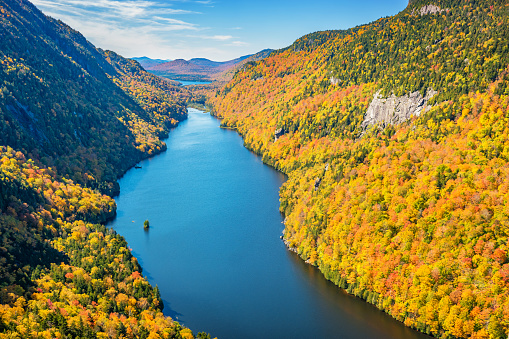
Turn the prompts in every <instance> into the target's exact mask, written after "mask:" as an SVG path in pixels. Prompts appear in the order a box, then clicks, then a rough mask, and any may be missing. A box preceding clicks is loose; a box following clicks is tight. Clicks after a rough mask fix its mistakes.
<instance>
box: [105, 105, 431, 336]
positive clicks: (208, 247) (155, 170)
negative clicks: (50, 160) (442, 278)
mask: <svg viewBox="0 0 509 339" xmlns="http://www.w3.org/2000/svg"><path fill="white" fill-rule="evenodd" d="M166 143H167V145H168V150H167V151H166V152H165V153H163V154H161V155H158V156H156V157H154V158H152V159H148V160H145V161H143V162H141V163H140V165H141V166H142V168H141V169H132V170H130V171H129V172H128V173H126V175H125V176H124V177H123V178H122V179H121V180H120V188H121V193H120V196H119V197H117V199H116V201H117V205H118V210H117V212H118V216H117V218H116V219H115V221H114V222H112V223H111V225H112V226H113V227H114V229H115V230H116V231H117V232H118V233H120V234H121V235H123V236H124V237H125V238H126V240H127V241H128V243H129V246H130V247H131V248H132V250H133V254H134V255H135V256H136V257H137V258H138V260H139V262H140V263H141V265H142V266H143V269H144V271H143V274H144V275H146V276H147V277H148V279H149V281H150V282H151V283H152V284H157V285H158V286H159V288H160V291H161V296H162V299H163V301H164V305H165V308H164V313H165V314H166V315H169V316H171V317H172V318H174V319H177V320H178V321H179V322H180V323H182V324H184V325H185V326H188V327H189V328H191V329H192V330H193V332H194V333H195V334H196V333H197V332H200V331H205V332H208V333H210V334H211V335H212V337H215V336H217V337H218V338H223V339H231V338H346V339H348V338H381V339H383V338H391V339H394V338H396V339H397V338H429V337H427V336H425V335H422V334H419V333H417V332H415V331H413V330H410V329H408V328H406V327H404V326H403V325H402V324H401V323H399V322H397V321H395V320H393V319H392V318H390V317H389V316H387V315H386V314H385V313H383V312H381V311H379V310H377V309H376V308H374V307H373V306H372V305H369V304H367V303H365V302H364V301H362V300H360V299H357V298H355V297H352V296H350V295H348V294H347V293H345V292H344V291H342V290H340V289H339V288H337V287H336V286H334V285H333V284H332V283H330V282H329V281H327V280H326V279H325V278H323V276H322V275H321V273H320V272H319V271H318V270H317V269H315V268H314V267H311V266H309V265H307V264H305V263H304V262H303V261H302V260H300V259H299V258H298V257H297V256H296V255H295V254H294V253H292V252H290V251H288V250H287V249H286V248H285V246H284V244H283V242H282V241H281V240H280V238H279V236H280V235H281V232H282V230H283V225H282V223H281V221H282V216H281V214H280V213H279V211H278V207H279V197H278V190H279V187H280V186H281V184H282V183H283V182H284V180H285V178H284V176H283V175H282V174H280V173H278V172H277V171H275V170H274V169H272V168H270V167H268V166H266V165H264V164H263V163H262V162H261V159H260V158H259V157H257V156H255V155H254V154H252V153H251V152H249V151H248V150H247V149H245V148H244V147H243V142H242V139H241V137H240V136H239V135H238V134H237V133H236V132H234V131H231V130H226V129H221V128H219V121H218V120H217V119H215V118H213V117H211V116H210V115H208V114H205V113H202V112H200V111H197V110H194V109H189V119H188V120H186V121H184V122H182V123H180V125H179V126H178V127H177V128H175V129H174V130H173V131H171V132H170V135H169V138H168V139H167V140H166ZM146 219H148V220H149V221H150V225H151V227H150V229H149V230H148V231H144V229H143V222H144V221H145V220H146Z"/></svg>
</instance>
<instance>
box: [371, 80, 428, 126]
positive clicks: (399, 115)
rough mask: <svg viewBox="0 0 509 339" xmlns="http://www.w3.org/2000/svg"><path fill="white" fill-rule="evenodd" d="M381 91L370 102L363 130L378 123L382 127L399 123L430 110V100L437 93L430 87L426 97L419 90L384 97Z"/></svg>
mask: <svg viewBox="0 0 509 339" xmlns="http://www.w3.org/2000/svg"><path fill="white" fill-rule="evenodd" d="M380 93H381V91H378V92H376V93H375V95H374V96H373V100H372V101H371V103H370V104H369V107H368V110H367V111H366V114H365V116H364V121H363V122H362V125H361V126H362V129H363V130H366V129H367V128H368V127H369V126H372V125H376V124H380V125H381V127H385V126H387V125H397V124H400V123H402V122H405V121H406V120H408V119H410V117H411V116H414V115H415V116H419V115H420V114H421V112H422V111H423V110H424V111H428V110H429V109H430V108H431V107H430V106H428V101H429V99H431V98H432V97H433V96H434V95H435V94H437V92H436V91H434V90H433V89H429V90H428V91H427V93H426V96H425V97H423V96H422V95H421V93H419V92H413V93H410V94H409V95H403V96H400V97H397V96H395V95H394V94H392V95H391V96H390V97H388V98H382V96H381V94H380Z"/></svg>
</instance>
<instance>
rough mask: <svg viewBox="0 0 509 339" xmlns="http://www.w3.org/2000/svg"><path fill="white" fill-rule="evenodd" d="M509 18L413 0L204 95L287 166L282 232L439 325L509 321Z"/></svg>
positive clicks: (441, 332) (468, 6)
mask: <svg viewBox="0 0 509 339" xmlns="http://www.w3.org/2000/svg"><path fill="white" fill-rule="evenodd" d="M508 20H509V3H508V2H507V1H505V0H492V1H488V0H461V1H457V0H454V1H452V0H415V1H411V3H410V4H409V5H408V7H407V8H406V9H405V10H404V11H402V12H401V13H399V14H398V15H396V16H394V17H388V18H382V19H380V20H377V21H376V22H373V23H371V24H368V25H364V26H358V27H355V28H352V29H349V30H346V31H328V32H317V33H313V34H310V35H307V36H304V37H302V38H301V39H299V40H297V41H296V42H295V43H294V44H293V45H291V46H289V47H288V48H286V49H283V50H280V51H277V52H274V53H273V54H271V56H269V57H268V58H266V59H264V60H262V61H259V62H254V63H249V64H246V65H245V66H244V67H243V68H242V69H241V70H240V71H239V72H238V73H237V74H236V75H235V77H234V79H233V80H232V81H231V82H230V83H229V84H228V85H226V86H225V87H224V88H223V89H221V90H219V91H217V92H216V93H211V94H210V97H209V104H210V105H211V106H212V109H213V113H214V114H216V115H217V116H219V117H221V118H223V122H222V124H223V125H224V126H227V127H230V128H235V129H237V131H239V133H240V134H242V136H243V137H244V141H245V144H246V146H247V147H248V148H250V149H252V150H254V151H255V152H257V153H259V154H260V155H262V157H263V160H264V161H265V162H266V163H268V164H270V165H272V166H274V167H275V168H277V169H279V170H281V171H282V172H284V173H286V174H287V175H288V181H287V182H286V183H285V184H284V185H283V187H282V188H281V191H280V197H281V211H282V212H284V214H285V216H286V218H285V230H284V240H285V242H286V244H287V245H288V247H289V248H290V249H292V250H294V251H296V252H297V253H298V254H299V255H300V256H301V257H302V258H303V259H304V260H306V261H307V262H308V263H310V264H312V265H315V266H317V267H318V268H319V269H320V270H321V271H322V272H323V274H324V275H325V276H326V277H327V278H328V279H330V280H331V281H333V282H334V283H336V284H337V285H339V286H341V287H342V288H344V289H346V290H347V291H348V292H349V293H352V294H355V295H357V296H359V297H361V298H364V299H366V300H367V301H368V302H370V303H373V304H374V305H376V306H377V307H379V308H380V309H382V310H384V311H386V312H387V313H389V314H390V315H392V316H393V317H394V318H396V319H398V320H400V321H402V322H404V323H405V324H406V325H407V326H411V327H413V328H416V329H418V330H420V331H423V332H425V333H429V334H432V335H433V336H436V337H441V338H467V337H472V338H507V336H508V334H509V256H508V243H507V242H508V236H509V221H508V220H509V182H508V178H509V164H508V161H509V137H508V135H509V124H508V122H509V110H508V104H509V96H508V95H509V87H508V80H509V75H508V71H509V68H508V66H509V26H508Z"/></svg>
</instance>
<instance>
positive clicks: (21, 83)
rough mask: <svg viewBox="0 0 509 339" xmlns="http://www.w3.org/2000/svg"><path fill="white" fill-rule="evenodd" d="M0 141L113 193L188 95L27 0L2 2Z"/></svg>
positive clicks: (176, 117) (156, 146) (156, 145)
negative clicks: (121, 176) (89, 39)
mask: <svg viewBox="0 0 509 339" xmlns="http://www.w3.org/2000/svg"><path fill="white" fill-rule="evenodd" d="M0 36H1V37H2V39H0V67H1V71H0V114H1V116H0V121H1V122H2V124H0V144H3V145H9V146H11V147H13V148H14V149H16V150H20V151H23V152H24V153H25V154H27V155H28V156H29V157H30V158H33V159H36V160H38V161H41V162H42V163H43V164H44V165H46V166H51V167H56V168H57V170H58V173H59V174H60V175H68V176H69V177H71V178H73V179H74V180H75V181H77V182H79V183H83V184H87V185H89V186H91V187H101V188H103V190H104V191H110V192H112V193H114V191H115V189H114V187H112V185H113V182H114V181H115V180H116V178H117V176H118V175H120V174H122V173H123V172H124V171H125V170H127V169H128V168H129V167H131V166H132V165H134V164H135V163H136V162H138V161H139V160H140V159H142V158H144V157H147V156H149V155H152V154H154V153H156V152H159V151H161V150H163V149H164V148H165V145H164V143H163V142H161V141H160V137H161V136H163V135H164V134H165V133H166V132H167V131H168V128H169V127H171V126H173V125H175V123H176V122H177V121H180V120H182V119H184V118H185V117H186V110H185V104H184V101H185V96H186V94H185V93H184V92H183V90H182V89H179V88H178V87H172V86H170V85H168V84H167V83H166V82H164V81H163V80H161V79H159V78H157V77H156V76H154V75H152V74H150V73H147V72H145V71H144V70H143V68H141V67H140V66H139V64H137V63H136V62H134V61H132V60H127V59H124V58H122V57H120V56H118V55H116V54H115V53H113V52H108V51H102V50H100V49H96V48H95V47H94V46H93V45H92V44H90V43H89V42H88V41H87V40H86V39H85V38H84V37H83V36H82V35H81V34H80V33H79V32H77V31H75V30H73V29H72V28H70V27H68V26H67V25H65V24H64V23H62V22H60V21H57V20H54V19H52V18H49V17H46V16H45V15H44V14H42V13H41V12H40V11H39V10H38V9H37V8H35V6H33V5H32V4H31V3H30V2H28V1H25V0H2V1H0Z"/></svg>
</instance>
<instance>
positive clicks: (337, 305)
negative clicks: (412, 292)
mask: <svg viewBox="0 0 509 339" xmlns="http://www.w3.org/2000/svg"><path fill="white" fill-rule="evenodd" d="M287 252H288V257H289V259H290V261H291V263H292V265H293V267H294V268H295V269H296V270H297V272H298V275H300V276H302V277H304V278H305V280H306V281H307V282H308V283H309V284H310V285H311V287H312V290H314V291H315V292H316V294H318V295H321V296H327V298H326V299H324V300H326V301H327V305H323V306H324V308H325V309H329V310H330V311H331V312H333V310H338V309H340V310H341V312H342V313H343V316H344V319H346V320H348V321H351V322H352V321H353V322H358V323H359V324H364V326H367V327H372V331H373V332H374V333H380V334H381V333H384V337H385V336H387V335H389V337H390V338H415V337H419V338H423V339H426V338H432V337H430V336H428V335H426V334H423V333H420V332H417V331H415V330H413V329H411V328H408V327H406V326H405V325H404V324H403V323H401V322H399V321H395V319H394V318H392V317H391V316H390V315H388V314H387V313H385V312H383V311H381V310H379V309H378V308H376V307H375V306H374V305H372V304H370V303H368V302H366V301H364V300H362V299H360V298H358V297H356V296H354V295H351V294H349V293H347V292H346V291H345V290H343V289H341V288H339V287H338V286H336V285H335V284H334V283H333V282H331V281H329V280H327V279H326V278H325V277H324V276H323V274H322V273H321V272H320V270H319V269H318V268H317V267H315V266H312V265H310V264H307V263H306V262H304V261H303V260H302V259H301V258H300V257H299V255H297V254H296V253H294V252H292V251H289V250H288V251H287ZM322 299H323V298H322ZM366 319H376V321H372V322H367V321H366ZM353 328H354V327H352V326H345V327H344V328H343V332H342V335H343V336H344V337H345V338H356V337H358V334H357V333H356V331H352V329H353Z"/></svg>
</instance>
